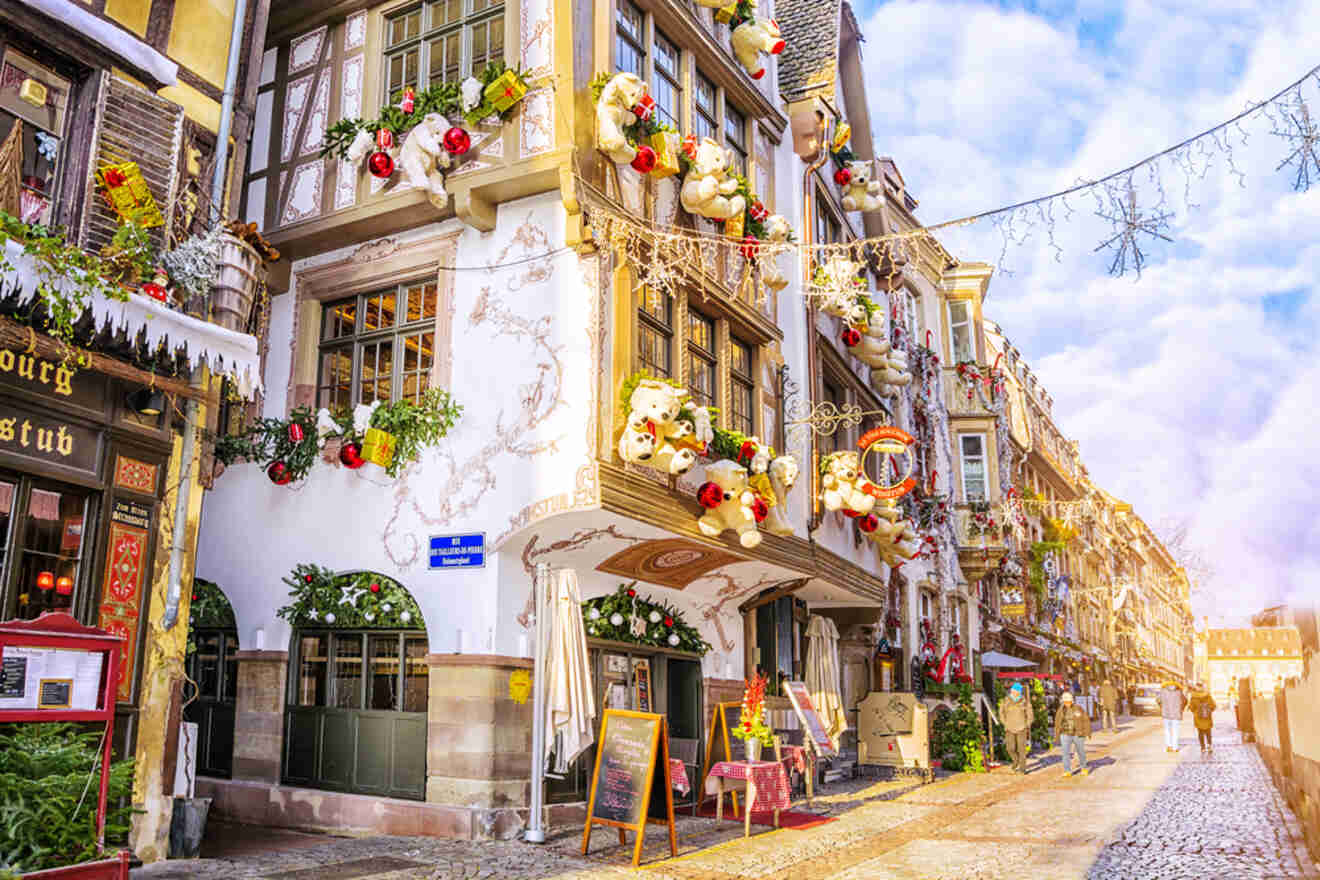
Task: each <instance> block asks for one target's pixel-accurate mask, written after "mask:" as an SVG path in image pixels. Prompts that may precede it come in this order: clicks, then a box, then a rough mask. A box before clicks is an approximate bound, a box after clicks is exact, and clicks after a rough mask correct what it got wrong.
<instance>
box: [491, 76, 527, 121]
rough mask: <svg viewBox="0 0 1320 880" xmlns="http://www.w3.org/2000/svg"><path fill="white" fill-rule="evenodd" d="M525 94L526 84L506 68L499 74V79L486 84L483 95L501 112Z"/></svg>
mask: <svg viewBox="0 0 1320 880" xmlns="http://www.w3.org/2000/svg"><path fill="white" fill-rule="evenodd" d="M525 94H527V86H525V85H523V82H522V80H520V79H518V75H517V74H516V73H514V72H513V71H512V70H506V71H504V72H503V73H501V74H500V76H499V79H496V80H494V81H493V82H491V84H490V85H488V86H486V91H485V93H484V97H485V98H486V100H487V101H489V102H490V104H491V106H492V107H494V108H495V109H496V110H497V111H499V112H500V113H503V112H504V111H505V110H508V109H509V108H510V107H512V106H513V105H514V104H517V103H518V102H519V101H521V100H522V98H523V95H525Z"/></svg>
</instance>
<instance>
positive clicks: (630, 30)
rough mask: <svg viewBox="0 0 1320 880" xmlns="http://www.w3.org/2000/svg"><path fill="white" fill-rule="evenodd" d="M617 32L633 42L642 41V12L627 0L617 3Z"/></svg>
mask: <svg viewBox="0 0 1320 880" xmlns="http://www.w3.org/2000/svg"><path fill="white" fill-rule="evenodd" d="M619 32H620V33H623V34H626V35H627V36H629V37H631V38H632V39H633V40H634V41H635V42H638V43H640V42H641V41H642V10H640V9H638V8H637V7H636V6H634V5H633V4H631V3H629V2H627V0H622V2H620V3H619Z"/></svg>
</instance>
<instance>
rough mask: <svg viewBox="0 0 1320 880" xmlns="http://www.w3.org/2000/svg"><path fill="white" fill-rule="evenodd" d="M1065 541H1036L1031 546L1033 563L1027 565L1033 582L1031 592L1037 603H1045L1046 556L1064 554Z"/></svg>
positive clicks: (1029, 578)
mask: <svg viewBox="0 0 1320 880" xmlns="http://www.w3.org/2000/svg"><path fill="white" fill-rule="evenodd" d="M1067 546H1068V545H1067V543H1065V542H1063V541H1035V542H1033V543H1032V545H1031V561H1030V563H1029V564H1028V565H1027V576H1028V580H1030V582H1031V592H1032V593H1033V594H1034V595H1035V596H1036V601H1037V602H1044V601H1045V565H1044V563H1045V556H1046V555H1047V554H1049V553H1062V552H1063V550H1064V549H1065V548H1066V547H1067Z"/></svg>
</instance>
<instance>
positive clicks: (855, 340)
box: [839, 327, 862, 348]
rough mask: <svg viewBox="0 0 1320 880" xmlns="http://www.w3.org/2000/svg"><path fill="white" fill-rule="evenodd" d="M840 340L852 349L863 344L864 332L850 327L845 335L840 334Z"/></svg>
mask: <svg viewBox="0 0 1320 880" xmlns="http://www.w3.org/2000/svg"><path fill="white" fill-rule="evenodd" d="M839 338H840V339H842V340H843V344H844V345H846V346H848V347H849V348H852V347H853V346H854V345H858V344H860V343H861V341H862V332H861V331H860V330H858V329H856V328H854V327H848V328H846V329H845V330H844V331H843V333H841V334H839Z"/></svg>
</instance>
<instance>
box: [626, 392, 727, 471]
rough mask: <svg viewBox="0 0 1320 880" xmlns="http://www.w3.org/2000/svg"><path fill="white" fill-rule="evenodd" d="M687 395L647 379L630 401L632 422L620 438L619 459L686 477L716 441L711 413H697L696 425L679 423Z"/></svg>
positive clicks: (704, 410)
mask: <svg viewBox="0 0 1320 880" xmlns="http://www.w3.org/2000/svg"><path fill="white" fill-rule="evenodd" d="M686 396H687V392H686V391H685V390H683V389H682V388H675V387H674V386H673V385H670V384H668V383H667V382H660V381H657V380H655V379H643V380H641V381H640V382H638V383H637V387H636V388H634V389H633V392H632V394H631V395H630V396H629V398H628V407H629V413H628V420H627V424H626V425H625V426H624V429H623V433H622V434H620V435H619V457H620V458H622V459H623V460H624V461H630V462H634V463H642V464H647V465H649V466H651V467H653V468H656V469H657V470H661V471H664V472H666V473H669V474H684V473H687V472H688V470H689V469H691V467H692V465H694V464H696V462H697V452H698V451H699V450H700V449H702V448H704V447H705V444H707V443H709V442H710V441H711V440H712V439H713V438H714V432H713V430H712V428H711V423H710V412H709V410H707V409H706V408H705V407H698V408H697V409H694V410H693V411H692V412H693V421H688V420H687V419H679V418H678V414H679V412H680V411H681V410H682V408H683V400H684V398H685V397H686Z"/></svg>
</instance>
